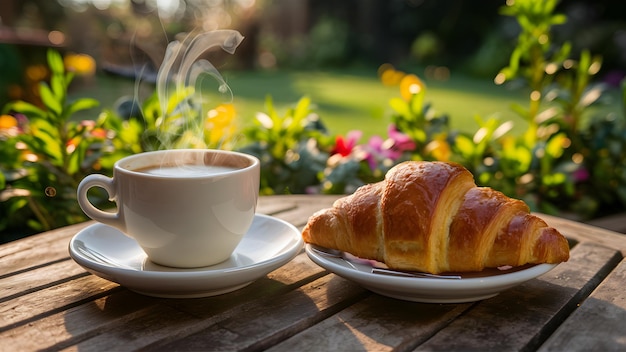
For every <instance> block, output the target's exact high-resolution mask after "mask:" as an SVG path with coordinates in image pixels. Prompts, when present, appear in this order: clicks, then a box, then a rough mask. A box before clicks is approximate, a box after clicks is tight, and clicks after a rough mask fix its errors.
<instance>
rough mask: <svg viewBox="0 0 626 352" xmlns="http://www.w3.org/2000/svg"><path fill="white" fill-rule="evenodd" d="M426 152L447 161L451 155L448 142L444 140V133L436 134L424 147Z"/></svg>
mask: <svg viewBox="0 0 626 352" xmlns="http://www.w3.org/2000/svg"><path fill="white" fill-rule="evenodd" d="M424 151H425V152H426V154H430V155H432V156H433V157H434V158H435V159H436V160H439V161H449V160H450V156H452V151H451V150H450V144H448V142H447V141H446V137H445V135H441V136H437V137H435V139H433V140H432V141H431V142H430V143H428V144H427V145H426V147H425V148H424Z"/></svg>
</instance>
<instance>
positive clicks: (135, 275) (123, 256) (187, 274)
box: [69, 214, 303, 298]
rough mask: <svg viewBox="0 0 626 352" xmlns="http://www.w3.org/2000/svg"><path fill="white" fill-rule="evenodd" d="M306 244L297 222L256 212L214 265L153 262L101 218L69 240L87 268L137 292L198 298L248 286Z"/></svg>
mask: <svg viewBox="0 0 626 352" xmlns="http://www.w3.org/2000/svg"><path fill="white" fill-rule="evenodd" d="M302 245H303V242H302V237H301V235H300V232H299V231H298V230H297V229H296V228H295V227H294V226H293V225H291V224H289V223H287V222H285V221H283V220H280V219H276V218H273V217H271V216H267V215H260V214H257V215H255V217H254V221H253V222H252V226H251V227H250V230H248V233H246V235H245V236H244V238H243V240H242V241H241V243H240V244H239V246H237V248H236V249H235V252H234V253H233V254H232V255H231V257H230V259H228V260H226V261H225V262H222V263H220V264H217V265H213V266H208V267H203V268H194V269H177V268H170V267H166V266H161V265H157V264H154V263H152V262H151V261H149V260H148V259H147V257H146V254H145V253H144V251H143V250H142V249H141V247H139V245H138V244H137V242H135V240H133V239H132V238H130V237H127V236H125V235H124V234H123V233H122V232H120V231H119V230H117V229H115V228H113V227H110V226H107V225H103V224H99V223H98V224H94V225H90V226H88V227H86V228H84V229H83V230H81V231H80V232H78V233H77V234H76V235H75V236H74V237H73V238H72V240H71V241H70V244H69V252H70V256H71V257H72V259H74V260H75V261H76V262H77V263H78V264H79V265H81V266H82V267H84V268H85V269H87V271H89V272H91V273H93V274H95V275H98V276H100V277H102V278H104V279H107V280H109V281H113V282H117V283H119V284H120V285H122V286H125V287H127V288H128V289H130V290H133V291H135V292H138V293H141V294H144V295H148V296H155V297H167V298H194V297H207V296H215V295H220V294H224V293H228V292H232V291H235V290H238V289H240V288H243V287H245V286H247V285H249V284H250V283H252V282H253V281H255V280H257V279H259V278H261V277H263V276H265V275H266V274H268V273H270V272H271V271H273V270H275V269H277V268H279V267H281V266H282V265H284V264H286V263H287V262H289V261H290V260H291V259H293V258H294V257H295V256H296V255H297V254H298V253H299V252H300V250H301V249H302Z"/></svg>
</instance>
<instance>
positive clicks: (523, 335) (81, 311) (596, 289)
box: [0, 195, 626, 351]
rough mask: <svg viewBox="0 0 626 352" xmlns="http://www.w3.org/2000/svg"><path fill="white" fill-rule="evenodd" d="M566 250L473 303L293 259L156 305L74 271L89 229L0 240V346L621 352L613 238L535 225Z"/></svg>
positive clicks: (299, 203)
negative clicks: (366, 285) (527, 277)
mask: <svg viewBox="0 0 626 352" xmlns="http://www.w3.org/2000/svg"><path fill="white" fill-rule="evenodd" d="M336 198H337V197H334V196H301V195H298V196H275V197H263V198H261V199H260V201H259V208H258V211H259V212H260V213H265V214H270V215H273V216H275V217H278V218H281V219H284V220H286V221H289V222H291V223H293V224H294V225H296V226H297V227H300V228H301V227H302V226H303V225H304V224H305V223H306V221H307V218H308V217H309V216H310V215H311V214H312V213H313V212H314V211H316V210H318V209H320V208H324V207H328V206H330V205H331V204H332V201H333V200H334V199H336ZM544 218H545V219H546V220H547V221H548V222H549V223H550V224H551V225H552V226H554V227H556V228H558V229H560V230H561V231H562V232H563V233H564V234H565V235H566V236H567V237H568V238H569V239H570V240H571V243H572V251H571V259H570V260H569V261H568V262H567V263H564V264H561V265H559V266H557V267H556V268H555V269H554V270H552V271H550V272H549V273H547V274H545V275H543V276H541V277H539V278H537V279H533V280H531V281H528V282H526V283H525V284H522V285H520V286H517V287H515V288H513V289H510V290H508V291H505V292H503V293H501V294H500V295H498V296H496V297H494V298H491V299H487V300H484V301H479V302H475V303H463V304H427V303H413V302H407V301H401V300H396V299H391V298H387V297H383V296H380V295H377V294H374V293H371V292H369V291H367V290H365V289H363V288H362V287H360V286H359V285H357V284H355V283H352V282H350V281H347V280H345V279H343V278H341V277H339V276H336V275H334V274H330V273H328V272H327V271H325V270H324V269H322V268H321V267H319V266H317V265H315V264H314V263H313V262H311V261H310V260H309V258H308V257H307V256H306V254H305V253H301V254H300V255H298V256H297V257H296V258H295V259H294V260H292V261H291V262H289V263H288V264H287V265H285V266H283V267H281V268H280V269H277V270H275V271H273V272H272V273H270V274H269V275H267V276H266V277H264V278H261V279H259V280H257V281H255V282H254V283H252V284H251V285H249V286H247V287H245V288H243V289H241V290H238V291H235V292H232V293H229V294H225V295H221V296H215V297H209V298H198V299H165V298H153V297H148V296H142V295H140V294H136V293H134V292H132V291H129V290H128V289H126V288H124V287H120V286H119V285H117V284H115V283H112V282H109V281H107V280H104V279H101V278H99V277H97V276H94V275H91V274H89V273H87V272H86V271H85V270H84V269H83V268H82V267H80V266H78V265H77V264H76V263H75V262H74V261H72V260H71V259H70V257H69V255H68V249H67V246H68V242H69V240H70V238H71V237H72V236H73V235H74V234H76V232H77V231H79V230H80V229H82V228H84V227H86V226H87V225H89V224H92V223H91V222H87V223H84V224H79V225H74V226H69V227H65V228H61V229H57V230H54V231H49V232H47V233H42V234H39V235H36V236H32V237H29V238H25V239H22V240H18V241H15V242H11V243H8V244H4V245H2V246H0V349H1V350H6V351H30V350H41V349H44V350H65V349H70V350H76V349H78V350H97V351H112V350H115V351H118V350H138V349H143V350H166V351H169V350H264V349H270V350H275V351H303V350H311V351H333V350H342V351H365V350H372V351H383V350H399V351H408V350H414V349H417V350H472V349H474V350H481V351H482V350H498V351H512V350H542V351H550V350H556V351H573V350H581V351H589V350H597V351H609V350H626V289H625V288H626V263H625V262H624V260H623V256H624V253H626V237H624V236H623V235H619V234H616V233H614V232H610V231H607V230H601V229H599V228H595V227H592V226H589V225H583V224H579V223H575V222H571V221H568V220H563V219H558V218H554V217H547V216H546V217H544Z"/></svg>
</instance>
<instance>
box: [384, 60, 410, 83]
mask: <svg viewBox="0 0 626 352" xmlns="http://www.w3.org/2000/svg"><path fill="white" fill-rule="evenodd" d="M378 76H379V77H380V81H381V82H382V83H383V84H384V85H386V86H397V85H398V84H399V83H400V81H401V80H402V78H403V77H404V76H405V73H404V72H402V71H398V70H396V69H395V68H394V67H393V66H392V65H391V64H382V65H380V67H379V68H378Z"/></svg>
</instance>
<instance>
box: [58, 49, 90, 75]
mask: <svg viewBox="0 0 626 352" xmlns="http://www.w3.org/2000/svg"><path fill="white" fill-rule="evenodd" d="M63 63H64V64H65V68H66V69H67V70H68V71H72V72H74V73H76V74H77V75H79V76H92V75H93V74H95V73H96V60H94V58H93V57H91V56H89V55H87V54H68V55H66V56H65V57H64V58H63Z"/></svg>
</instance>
